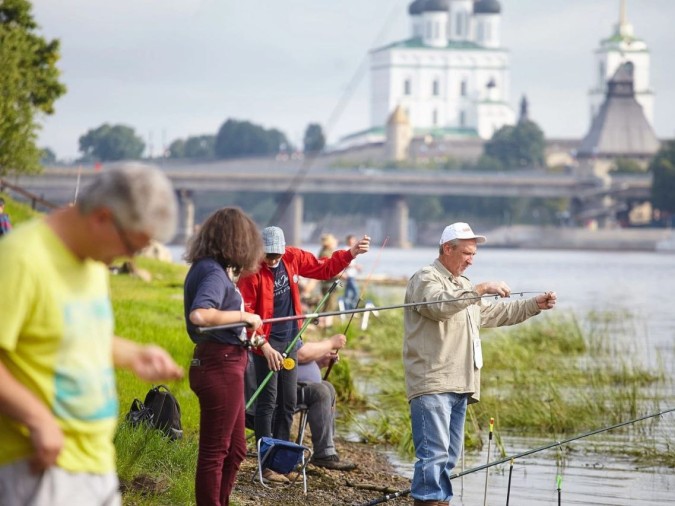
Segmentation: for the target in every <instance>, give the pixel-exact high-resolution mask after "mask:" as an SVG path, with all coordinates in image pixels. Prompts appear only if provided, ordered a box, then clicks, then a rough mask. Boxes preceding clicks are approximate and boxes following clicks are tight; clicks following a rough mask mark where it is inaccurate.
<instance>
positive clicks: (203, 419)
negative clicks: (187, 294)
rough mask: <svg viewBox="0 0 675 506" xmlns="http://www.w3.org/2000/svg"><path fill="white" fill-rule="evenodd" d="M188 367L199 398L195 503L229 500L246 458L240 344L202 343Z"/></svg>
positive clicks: (219, 504) (244, 359) (243, 359)
mask: <svg viewBox="0 0 675 506" xmlns="http://www.w3.org/2000/svg"><path fill="white" fill-rule="evenodd" d="M194 358H195V359H198V360H199V363H195V364H193V365H192V366H191V367H190V388H191V389H192V391H193V392H194V393H195V394H196V395H197V398H198V399H199V410H200V414H199V454H198V457H197V472H196V477H195V495H196V499H197V505H198V506H201V505H208V506H216V505H217V506H225V505H227V504H229V500H230V493H231V492H232V488H233V487H234V482H235V479H236V477H237V471H238V470H239V465H240V464H241V462H242V461H243V460H244V459H245V458H246V436H245V431H244V370H245V369H246V363H247V362H248V356H247V354H246V349H245V348H244V347H242V346H236V345H232V344H220V343H200V344H198V345H197V346H196V348H195V352H194Z"/></svg>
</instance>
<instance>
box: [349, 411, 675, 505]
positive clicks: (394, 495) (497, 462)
mask: <svg viewBox="0 0 675 506" xmlns="http://www.w3.org/2000/svg"><path fill="white" fill-rule="evenodd" d="M674 411H675V408H669V409H665V410H663V411H659V412H658V413H652V414H650V415H645V416H641V417H639V418H634V419H633V420H628V421H627V422H620V423H617V424H614V425H610V426H608V427H603V428H601V429H595V430H591V431H588V432H584V433H583V434H579V435H577V436H573V437H570V438H567V439H563V440H562V441H555V442H553V443H550V444H546V445H544V446H540V447H538V448H533V449H532V450H527V451H524V452H522V453H518V454H516V455H512V456H510V457H504V458H503V459H499V460H495V461H494V462H490V463H488V464H483V465H482V466H477V467H472V468H471V469H467V470H466V471H462V472H460V473H455V474H451V475H450V477H449V478H448V479H450V480H454V479H457V478H459V477H461V476H465V475H467V474H472V473H477V472H478V471H482V470H483V469H488V468H489V467H494V466H498V465H500V464H504V463H506V462H509V461H513V460H515V459H520V458H522V457H526V456H528V455H532V454H533V453H538V452H542V451H544V450H549V449H551V448H555V447H557V446H558V447H559V446H562V445H564V444H567V443H571V442H572V441H576V440H578V439H584V438H587V437H589V436H594V435H596V434H600V433H602V432H608V431H610V430H614V429H618V428H619V427H624V426H626V425H631V424H634V423H637V422H641V421H643V420H648V419H650V418H655V417H657V416H662V415H665V414H667V413H672V412H674ZM410 492H411V490H410V489H409V488H408V489H405V490H400V491H398V492H392V493H391V494H386V495H384V496H382V497H380V498H378V499H374V500H372V501H370V502H368V503H364V504H361V505H359V506H374V505H376V504H381V503H383V502H388V501H391V500H393V499H396V498H398V497H404V496H406V495H408V494H410Z"/></svg>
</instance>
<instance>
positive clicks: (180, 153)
mask: <svg viewBox="0 0 675 506" xmlns="http://www.w3.org/2000/svg"><path fill="white" fill-rule="evenodd" d="M169 158H185V141H184V140H183V139H176V140H175V141H173V142H172V143H171V144H169Z"/></svg>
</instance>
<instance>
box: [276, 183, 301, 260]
mask: <svg viewBox="0 0 675 506" xmlns="http://www.w3.org/2000/svg"><path fill="white" fill-rule="evenodd" d="M303 213H304V199H303V197H302V195H300V194H298V193H295V194H293V197H291V200H290V202H289V204H288V206H287V207H286V209H285V211H284V213H283V214H282V216H281V218H280V219H279V227H281V229H282V230H283V231H284V237H285V238H286V244H288V245H289V246H296V247H300V246H301V245H302V215H303Z"/></svg>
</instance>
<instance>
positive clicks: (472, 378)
mask: <svg viewBox="0 0 675 506" xmlns="http://www.w3.org/2000/svg"><path fill="white" fill-rule="evenodd" d="M484 242H485V237H483V236H481V235H476V234H474V233H473V230H471V227H470V226H469V225H468V224H466V223H453V224H452V225H448V226H447V227H445V230H443V234H442V235H441V239H440V241H439V243H440V245H439V256H438V258H437V259H436V260H435V261H434V262H433V263H432V264H431V265H428V266H426V267H423V268H421V269H420V270H419V271H417V272H416V273H415V274H414V275H413V276H412V278H410V281H409V282H408V287H407V290H406V294H405V302H406V303H413V302H430V301H434V300H437V301H441V300H447V301H448V302H439V303H438V304H428V305H425V306H417V307H413V309H412V310H410V311H405V312H404V316H403V323H404V341H403V364H404V369H405V380H406V391H407V396H408V401H409V402H410V419H411V424H412V435H413V443H414V445H415V456H416V457H417V462H416V463H415V469H414V474H413V480H412V486H411V495H412V497H413V499H414V500H415V506H423V505H425V506H432V505H433V506H445V505H447V504H449V501H450V499H452V496H453V493H452V484H451V483H450V479H449V477H450V474H451V472H452V470H453V468H454V467H455V465H456V463H457V458H458V456H459V453H460V451H461V449H462V444H463V442H464V420H465V416H466V407H467V403H473V402H478V400H479V397H480V370H481V368H482V367H483V357H482V352H481V344H480V336H479V331H480V329H481V328H482V327H501V326H504V325H513V324H516V323H520V322H522V321H524V320H526V319H528V318H530V317H532V316H534V315H537V314H539V313H540V312H541V311H542V310H546V309H551V308H552V307H554V306H555V303H556V295H555V293H554V292H546V293H543V294H541V295H537V296H536V297H532V298H530V299H527V300H525V299H523V300H516V301H510V302H504V301H500V302H495V303H490V302H487V301H486V300H485V299H483V298H481V297H482V296H483V295H498V296H500V297H509V296H510V294H511V289H510V288H509V287H508V286H507V284H506V283H504V282H503V281H490V282H486V283H479V284H477V285H473V284H472V283H471V282H470V281H469V279H468V278H466V277H465V276H464V275H463V274H464V271H466V269H467V268H468V267H470V266H471V265H472V264H473V259H474V256H475V255H476V249H477V244H480V243H484Z"/></svg>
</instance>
